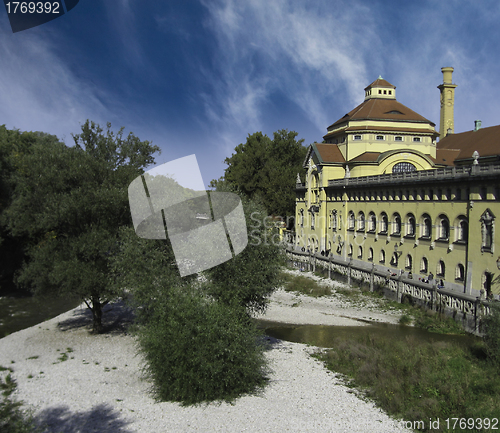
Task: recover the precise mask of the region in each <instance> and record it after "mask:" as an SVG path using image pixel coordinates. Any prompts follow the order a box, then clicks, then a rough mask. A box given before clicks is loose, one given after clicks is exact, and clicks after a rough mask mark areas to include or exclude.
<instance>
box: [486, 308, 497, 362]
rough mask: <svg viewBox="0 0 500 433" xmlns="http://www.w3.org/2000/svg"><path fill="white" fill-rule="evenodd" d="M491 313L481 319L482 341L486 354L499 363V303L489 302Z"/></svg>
mask: <svg viewBox="0 0 500 433" xmlns="http://www.w3.org/2000/svg"><path fill="white" fill-rule="evenodd" d="M490 308H491V314H490V315H489V316H487V317H485V318H484V319H483V324H484V341H485V343H486V347H487V352H488V356H489V357H490V359H491V360H492V361H493V362H494V363H496V364H499V365H500V305H499V304H497V303H491V304H490Z"/></svg>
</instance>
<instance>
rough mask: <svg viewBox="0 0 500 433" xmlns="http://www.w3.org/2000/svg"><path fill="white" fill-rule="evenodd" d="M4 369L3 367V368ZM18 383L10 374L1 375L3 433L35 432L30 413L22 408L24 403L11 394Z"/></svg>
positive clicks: (0, 409)
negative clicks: (11, 396) (13, 398)
mask: <svg viewBox="0 0 500 433" xmlns="http://www.w3.org/2000/svg"><path fill="white" fill-rule="evenodd" d="M2 370H3V369H2ZM15 388H16V383H15V381H14V380H13V379H12V377H11V375H10V374H7V376H5V379H4V378H2V377H0V390H1V391H2V396H1V400H0V431H1V432H2V433H34V432H35V431H38V430H35V426H34V422H33V419H32V417H31V415H30V414H26V413H25V412H23V410H22V409H21V406H22V403H21V402H18V401H14V400H12V399H11V398H10V395H11V394H12V393H13V392H14V390H15Z"/></svg>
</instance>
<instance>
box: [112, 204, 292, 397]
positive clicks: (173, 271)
mask: <svg viewBox="0 0 500 433" xmlns="http://www.w3.org/2000/svg"><path fill="white" fill-rule="evenodd" d="M243 204H244V210H245V213H246V215H248V214H249V212H250V213H255V212H256V213H257V214H259V215H261V216H264V215H265V213H264V212H263V209H262V208H261V207H260V206H258V205H257V204H256V203H253V202H251V201H247V200H246V199H245V198H244V199H243ZM247 224H248V225H249V226H248V229H250V228H251V227H250V224H251V220H250V218H247ZM266 235H267V229H265V228H264V227H261V228H260V229H259V230H257V231H256V232H254V239H255V240H260V242H253V243H249V244H248V245H247V247H246V248H245V250H243V252H241V253H240V254H238V255H237V256H236V257H235V258H234V259H232V260H229V261H228V262H225V263H222V264H220V265H219V266H216V267H215V268H212V269H209V270H207V271H205V272H204V273H203V275H202V276H200V278H198V276H197V275H191V276H187V277H184V278H181V277H180V274H179V271H178V268H177V266H176V264H175V258H174V254H173V250H172V247H171V245H170V243H169V242H168V241H158V240H150V239H141V238H139V237H137V236H136V235H135V233H134V231H133V230H132V229H130V228H122V229H121V230H120V241H119V242H120V249H119V251H118V252H117V254H115V255H114V256H113V258H112V262H113V267H112V272H113V273H112V278H113V280H114V281H115V284H116V285H117V286H119V287H122V288H125V289H126V290H127V292H128V293H129V298H130V299H129V302H130V303H131V304H132V305H133V306H134V307H135V309H136V312H137V323H136V326H135V332H136V333H137V336H138V341H139V344H140V350H141V352H142V353H143V355H144V358H145V360H146V366H145V371H146V372H147V374H148V376H149V377H150V378H151V379H152V380H153V390H154V392H155V394H156V396H157V397H158V398H159V399H161V400H172V401H180V402H182V403H184V404H194V403H201V402H204V401H210V400H232V399H234V398H236V397H237V396H239V395H241V394H244V393H251V392H255V391H257V390H258V389H259V388H260V387H261V386H262V385H263V384H265V382H266V368H265V363H264V358H263V347H262V346H260V345H259V344H258V334H257V330H256V329H255V327H254V325H253V324H252V322H251V321H250V320H249V318H250V313H251V312H252V311H262V310H264V309H265V307H266V296H267V295H268V294H269V293H270V292H272V290H273V289H274V288H275V287H276V286H277V285H278V283H279V269H280V267H281V265H282V263H283V261H282V258H281V254H280V249H279V247H278V246H277V245H273V244H272V243H266V242H265V238H266Z"/></svg>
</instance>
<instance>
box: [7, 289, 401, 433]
mask: <svg viewBox="0 0 500 433" xmlns="http://www.w3.org/2000/svg"><path fill="white" fill-rule="evenodd" d="M274 296H276V297H277V298H276V299H272V300H271V304H270V309H269V312H268V313H267V314H266V316H267V318H266V320H268V319H269V318H272V317H275V318H276V319H277V320H281V317H284V315H285V314H289V313H284V311H289V310H293V312H294V317H295V319H296V318H299V317H300V318H301V320H306V319H305V318H310V320H316V319H317V320H319V319H323V320H325V321H328V320H333V319H334V318H335V320H340V319H342V321H343V320H344V319H345V320H351V321H353V322H357V323H359V324H360V325H361V326H362V325H363V322H359V321H358V320H356V319H354V318H352V317H354V316H355V315H356V314H357V315H359V317H358V318H364V317H365V316H366V315H367V314H368V318H369V317H370V315H371V316H372V317H373V315H374V314H375V312H373V311H370V310H369V309H367V310H366V311H363V310H362V309H361V311H357V312H356V311H355V308H353V310H352V311H349V309H344V310H342V309H341V308H340V306H339V305H337V306H336V307H335V308H336V309H335V308H333V304H332V305H330V304H329V301H327V299H319V300H318V303H311V304H309V303H308V302H307V300H301V299H299V301H300V303H299V306H298V307H292V306H291V305H288V303H289V302H290V300H287V299H288V298H286V299H285V298H283V296H284V295H283V294H280V292H277V293H276V294H275V295H274ZM293 299H295V298H293ZM319 301H321V302H319ZM328 305H330V307H331V308H332V309H329V307H328ZM318 306H321V307H320V308H319V309H317V308H316V307H318ZM340 313H342V315H345V314H347V315H352V317H350V318H348V319H346V318H344V317H340V316H337V314H340ZM280 315H281V316H280ZM105 317H106V320H107V323H106V325H107V326H108V327H109V329H110V331H109V332H108V333H107V334H103V335H90V334H89V332H88V330H89V327H90V325H91V320H90V315H89V312H88V311H87V309H86V308H83V307H81V306H80V307H78V308H76V309H74V310H71V311H68V312H67V313H64V314H62V315H60V316H58V317H56V318H54V319H52V320H49V321H46V322H43V323H41V324H39V325H36V326H34V327H31V328H28V329H25V330H22V331H19V332H16V333H14V334H11V335H9V336H7V337H5V338H3V339H0V366H3V367H11V368H12V369H13V373H12V376H13V377H14V379H15V380H16V381H17V384H18V386H17V391H16V392H15V394H14V396H15V398H17V399H19V400H23V401H24V402H25V404H27V405H29V406H31V407H33V408H34V409H35V418H36V419H37V421H38V422H40V423H42V424H47V425H49V426H50V431H51V432H61V431H62V432H69V431H79V432H104V433H111V432H113V433H116V432H118V433H128V432H141V433H143V432H146V433H147V432H155V433H156V432H159V431H161V432H208V431H214V432H241V431H248V432H278V431H280V432H281V431H289V432H308V431H310V432H331V431H335V432H349V433H351V432H360V433H361V432H366V431H370V432H381V433H382V432H403V431H409V430H405V429H403V428H401V426H400V425H399V424H398V423H397V422H396V421H394V420H392V419H391V418H389V417H388V416H387V415H386V414H385V413H383V412H382V411H381V410H379V409H378V408H376V407H375V406H374V405H373V404H372V403H369V402H366V401H363V400H361V399H360V398H358V397H357V396H356V395H355V394H353V393H352V390H350V389H349V388H347V387H345V386H344V385H343V384H342V382H341V381H340V379H339V378H338V377H337V375H335V374H333V373H331V372H329V371H328V370H327V369H326V368H325V367H324V366H323V364H322V363H321V362H319V361H317V360H315V359H314V358H312V357H311V356H310V353H311V352H312V351H314V350H315V348H313V347H309V346H307V345H303V344H298V343H288V342H274V343H273V344H272V346H271V348H270V350H268V351H267V352H266V356H267V357H268V360H269V365H270V367H271V369H272V373H271V374H270V377H269V378H270V382H269V385H268V386H267V387H266V388H265V389H264V391H263V392H262V393H261V394H259V395H253V396H244V397H241V398H240V399H238V400H236V401H235V402H234V404H233V405H231V404H227V403H221V404H219V403H211V404H207V405H199V406H191V407H182V406H180V405H179V404H176V403H168V402H162V403H158V402H155V401H154V399H153V398H152V397H151V395H150V394H149V388H150V384H149V383H148V382H147V381H146V380H144V378H143V377H142V374H141V368H142V366H143V360H142V358H141V357H140V356H139V355H137V350H136V349H137V348H136V342H135V340H134V338H133V337H132V336H131V335H129V334H127V331H126V330H127V325H128V323H129V322H130V320H131V314H130V311H128V310H127V309H126V308H125V307H124V306H123V305H122V304H113V305H112V306H110V307H109V308H107V311H106V314H105ZM278 317H280V318H278ZM356 317H357V316H356ZM391 317H392V316H391ZM295 319H294V322H295ZM388 320H393V318H390V319H388Z"/></svg>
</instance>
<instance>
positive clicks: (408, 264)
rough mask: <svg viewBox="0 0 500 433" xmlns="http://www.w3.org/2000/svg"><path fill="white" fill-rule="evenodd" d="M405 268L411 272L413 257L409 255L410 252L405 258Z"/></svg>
mask: <svg viewBox="0 0 500 433" xmlns="http://www.w3.org/2000/svg"><path fill="white" fill-rule="evenodd" d="M405 268H406V269H407V270H408V271H410V272H411V270H412V268H413V259H412V257H411V255H410V254H408V255H407V256H406V260H405Z"/></svg>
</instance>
